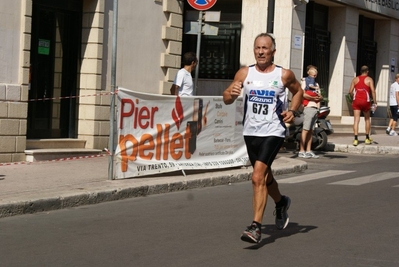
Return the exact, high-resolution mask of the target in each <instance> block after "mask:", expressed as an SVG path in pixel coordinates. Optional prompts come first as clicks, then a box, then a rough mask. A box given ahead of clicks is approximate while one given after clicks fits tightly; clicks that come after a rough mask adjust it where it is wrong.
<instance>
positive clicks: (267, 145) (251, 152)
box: [244, 136, 284, 168]
mask: <svg viewBox="0 0 399 267" xmlns="http://www.w3.org/2000/svg"><path fill="white" fill-rule="evenodd" d="M244 140H245V144H246V146H247V152H248V156H249V160H250V161H251V164H252V167H253V166H255V161H257V160H259V161H261V162H263V163H265V164H266V165H267V166H268V167H269V168H270V167H271V166H272V163H273V161H274V159H275V158H276V155H277V153H278V152H279V150H280V148H281V146H282V145H283V143H284V138H282V137H277V136H267V137H259V136H244Z"/></svg>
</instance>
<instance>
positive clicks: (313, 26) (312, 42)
mask: <svg viewBox="0 0 399 267" xmlns="http://www.w3.org/2000/svg"><path fill="white" fill-rule="evenodd" d="M328 11H329V9H328V7H327V6H323V5H319V4H317V3H315V2H309V4H307V5H306V29H305V52H304V66H303V69H304V70H303V76H304V77H306V76H307V75H308V74H307V73H306V72H307V70H306V67H307V66H308V65H314V66H317V69H318V74H317V82H318V83H319V85H320V89H321V92H322V95H323V97H324V98H326V99H327V98H328V84H329V77H330V44H331V37H330V32H329V30H328ZM322 104H324V105H328V103H326V102H324V103H322Z"/></svg>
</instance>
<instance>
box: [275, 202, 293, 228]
mask: <svg viewBox="0 0 399 267" xmlns="http://www.w3.org/2000/svg"><path fill="white" fill-rule="evenodd" d="M283 198H284V200H285V204H284V205H283V206H282V207H279V208H277V206H276V210H275V211H274V215H275V216H276V227H277V229H279V230H283V229H285V227H287V225H288V222H289V221H290V218H289V217H288V213H287V210H288V209H289V207H290V205H291V199H290V198H289V197H286V196H283Z"/></svg>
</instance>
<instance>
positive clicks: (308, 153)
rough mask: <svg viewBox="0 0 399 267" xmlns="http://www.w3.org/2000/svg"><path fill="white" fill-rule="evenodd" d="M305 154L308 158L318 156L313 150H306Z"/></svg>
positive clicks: (316, 157)
mask: <svg viewBox="0 0 399 267" xmlns="http://www.w3.org/2000/svg"><path fill="white" fill-rule="evenodd" d="M306 155H307V156H308V158H314V159H318V158H319V156H317V155H316V154H315V153H313V151H309V152H306Z"/></svg>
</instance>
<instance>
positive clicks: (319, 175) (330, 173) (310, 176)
mask: <svg viewBox="0 0 399 267" xmlns="http://www.w3.org/2000/svg"><path fill="white" fill-rule="evenodd" d="M351 172H355V171H344V170H328V171H324V172H316V173H311V174H305V175H301V176H296V177H292V178H287V179H279V180H278V183H279V184H294V183H301V182H307V181H313V180H318V179H323V178H327V177H331V176H337V175H342V174H347V173H351Z"/></svg>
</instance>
